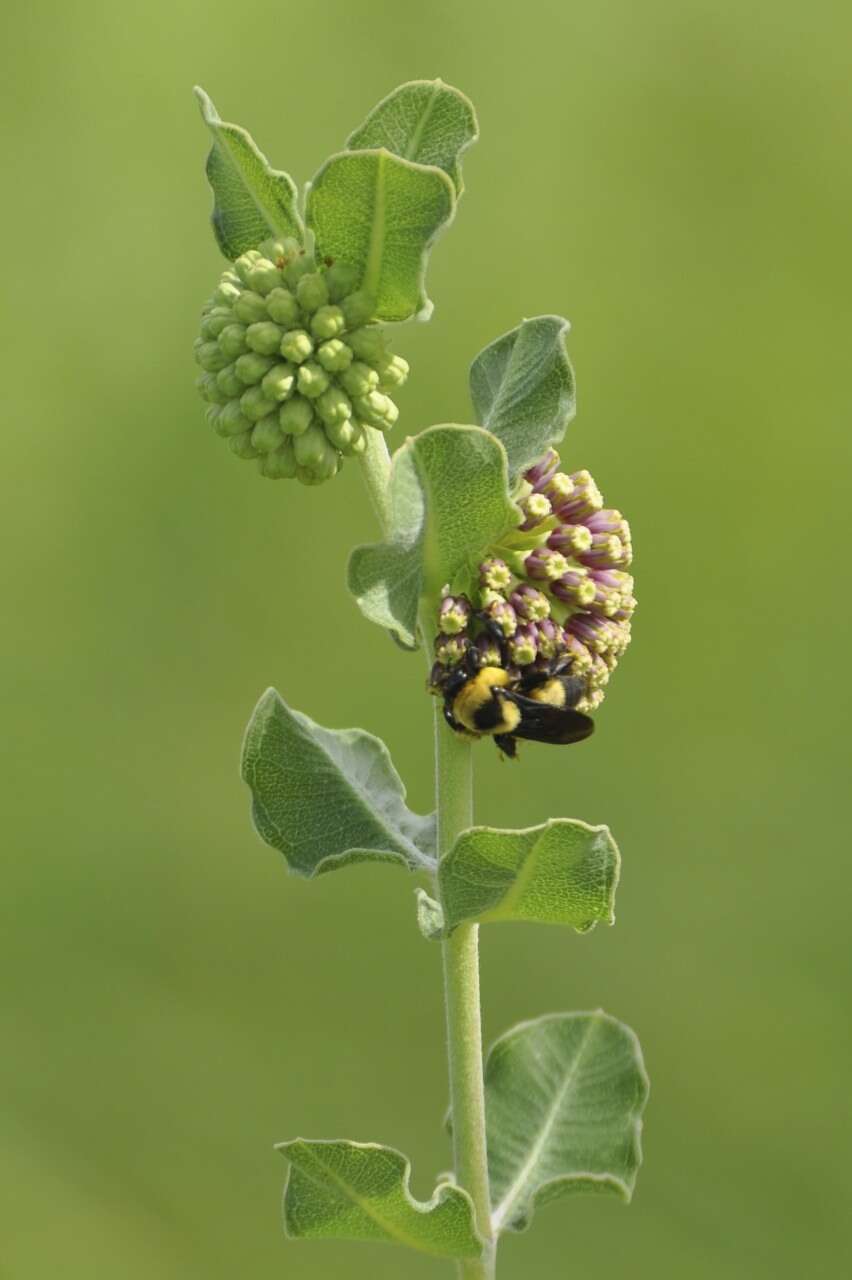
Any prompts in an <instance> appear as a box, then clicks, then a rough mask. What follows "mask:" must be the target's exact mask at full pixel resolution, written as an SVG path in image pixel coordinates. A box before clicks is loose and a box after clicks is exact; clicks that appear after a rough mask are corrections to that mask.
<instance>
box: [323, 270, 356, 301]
mask: <svg viewBox="0 0 852 1280" xmlns="http://www.w3.org/2000/svg"><path fill="white" fill-rule="evenodd" d="M358 275H359V273H358V271H357V270H356V268H355V267H350V266H349V265H348V263H345V262H335V263H332V265H331V266H330V267H329V268H328V270H327V271H326V273H325V282H326V284H327V286H328V296H329V297H330V298H331V300H332V302H340V300H341V298H345V297H346V295H347V294H349V293H351V292H352V290H353V289H354V288H355V286H356V284H357V283H358Z"/></svg>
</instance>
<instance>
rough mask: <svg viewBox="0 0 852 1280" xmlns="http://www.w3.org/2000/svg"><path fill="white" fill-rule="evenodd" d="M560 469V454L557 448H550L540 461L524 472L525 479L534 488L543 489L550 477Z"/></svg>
mask: <svg viewBox="0 0 852 1280" xmlns="http://www.w3.org/2000/svg"><path fill="white" fill-rule="evenodd" d="M558 470H559V454H558V453H557V452H556V450H555V449H548V451H547V453H546V454H545V455H544V457H543V458H542V459H541V461H540V462H537V463H536V464H535V466H534V467H530V468H529V470H528V471H525V472H524V479H525V480H526V481H527V482H528V483H529V484H530V485H531V486H532V488H533V489H543V488H544V486H545V485H546V484H547V482H548V480H549V479H550V477H551V476H552V475H553V474H554V473H555V472H556V471H558Z"/></svg>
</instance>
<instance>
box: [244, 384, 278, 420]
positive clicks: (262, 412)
mask: <svg viewBox="0 0 852 1280" xmlns="http://www.w3.org/2000/svg"><path fill="white" fill-rule="evenodd" d="M275 407H276V406H275V404H274V402H273V401H272V400H267V398H266V396H265V395H264V394H263V390H262V388H261V387H249V389H248V391H244V392H243V394H242V395H241V396H240V408H241V409H242V411H243V413H244V414H245V416H246V417H247V418H248V420H249V422H260V420H261V418H265V417H266V416H267V414H269V413H272V412H273V411H274V409H275Z"/></svg>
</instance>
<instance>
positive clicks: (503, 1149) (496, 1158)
mask: <svg viewBox="0 0 852 1280" xmlns="http://www.w3.org/2000/svg"><path fill="white" fill-rule="evenodd" d="M647 1097H648V1077H647V1075H646V1073H645V1067H644V1064H643V1062H642V1051H641V1049H640V1048H639V1041H638V1040H637V1039H636V1036H635V1035H634V1034H633V1032H632V1031H631V1030H630V1028H629V1027H626V1026H624V1024H623V1023H621V1022H617V1021H616V1019H615V1018H611V1017H610V1016H609V1015H608V1014H606V1013H604V1012H603V1011H602V1010H600V1009H599V1010H598V1011H597V1012H596V1013H556V1014H552V1015H550V1016H549V1017H545V1018H538V1019H536V1020H535V1021H533V1022H523V1023H521V1024H520V1026H517V1027H514V1028H513V1029H512V1030H511V1031H509V1032H508V1033H507V1034H506V1035H504V1036H502V1037H501V1038H500V1039H499V1040H498V1041H497V1043H496V1044H495V1045H494V1046H493V1047H492V1049H491V1052H490V1053H489V1055H488V1061H487V1063H486V1065H485V1105H486V1123H487V1133H488V1170H489V1176H490V1181H491V1203H492V1206H493V1214H492V1222H493V1225H494V1230H495V1231H497V1232H499V1231H503V1230H506V1229H509V1230H512V1231H523V1230H524V1228H525V1227H527V1226H528V1225H529V1222H530V1219H531V1218H532V1215H533V1211H534V1210H535V1209H536V1208H537V1207H540V1206H541V1205H545V1204H548V1203H549V1202H550V1201H551V1200H556V1199H558V1198H559V1197H560V1196H564V1195H568V1194H569V1193H571V1192H576V1191H592V1192H612V1193H614V1194H615V1195H617V1196H620V1197H621V1199H623V1200H627V1201H629V1200H630V1198H631V1196H632V1194H633V1187H634V1184H635V1182H636V1173H637V1171H638V1168H639V1165H640V1164H641V1161H642V1153H641V1146H640V1141H639V1138H640V1133H641V1130H642V1121H641V1116H642V1110H643V1108H644V1106H645V1102H646V1101H647Z"/></svg>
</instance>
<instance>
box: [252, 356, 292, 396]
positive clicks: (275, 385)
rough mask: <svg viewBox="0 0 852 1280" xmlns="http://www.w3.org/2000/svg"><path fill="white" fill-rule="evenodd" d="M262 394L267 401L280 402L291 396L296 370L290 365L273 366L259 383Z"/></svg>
mask: <svg viewBox="0 0 852 1280" xmlns="http://www.w3.org/2000/svg"><path fill="white" fill-rule="evenodd" d="M260 385H261V387H262V388H263V394H264V395H265V396H266V397H267V398H268V399H269V400H275V401H277V402H279V403H280V402H281V401H282V400H286V399H287V397H288V396H289V395H292V392H293V388H294V387H295V385H296V370H295V369H294V368H293V366H292V365H291V364H274V365H273V366H272V368H271V369H270V370H269V372H268V373H265V374H264V376H263V379H262V381H261V384H260Z"/></svg>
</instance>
